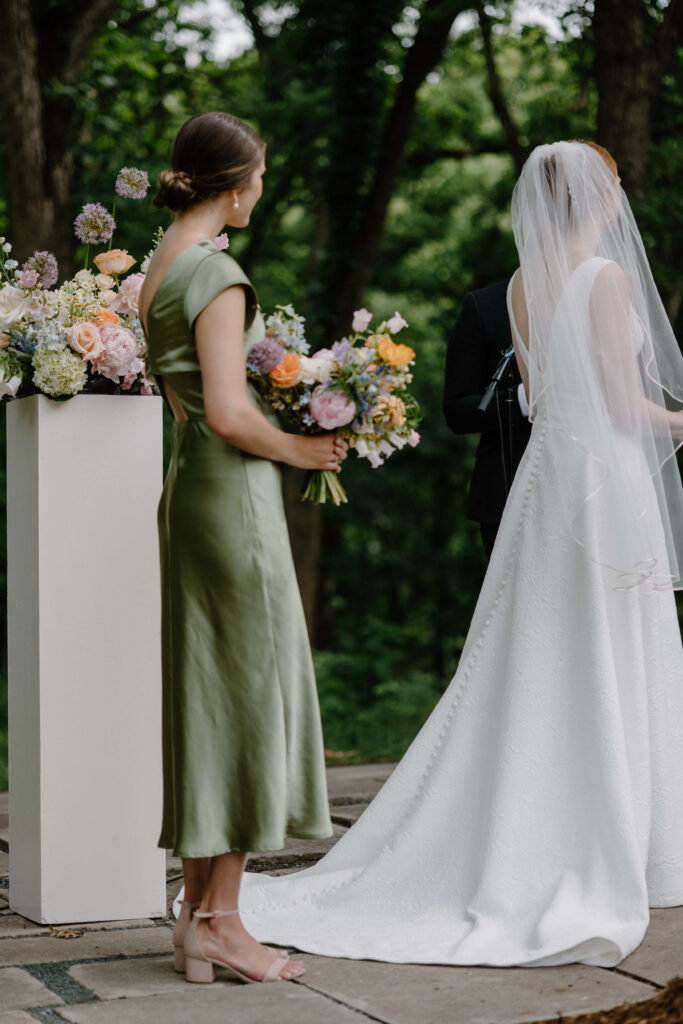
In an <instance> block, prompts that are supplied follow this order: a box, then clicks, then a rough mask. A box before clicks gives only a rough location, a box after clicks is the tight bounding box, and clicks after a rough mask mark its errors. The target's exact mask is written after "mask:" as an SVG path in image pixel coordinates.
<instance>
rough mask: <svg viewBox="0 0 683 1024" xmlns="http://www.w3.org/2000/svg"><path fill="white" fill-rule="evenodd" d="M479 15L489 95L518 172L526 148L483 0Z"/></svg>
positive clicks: (479, 3) (477, 3)
mask: <svg viewBox="0 0 683 1024" xmlns="http://www.w3.org/2000/svg"><path fill="white" fill-rule="evenodd" d="M474 6H475V8H476V11H477V16H478V18H479V25H480V27H481V38H482V42H483V44H484V58H485V60H486V73H487V75H488V80H489V96H490V97H491V103H492V104H493V109H494V110H495V112H496V114H497V115H498V120H499V121H500V123H501V126H502V129H503V134H504V135H505V138H506V140H507V148H508V150H509V152H510V153H511V154H512V158H513V160H514V161H515V167H516V168H517V173H518V174H519V172H520V171H521V169H522V164H523V163H524V156H525V153H524V149H523V147H522V146H521V145H520V142H519V132H518V131H517V126H516V125H515V123H514V121H513V119H512V115H511V114H510V111H509V109H508V105H507V103H506V101H505V96H504V95H503V89H502V86H501V83H500V76H499V74H498V68H497V67H496V59H495V55H494V53H493V42H492V39H491V19H490V18H489V16H488V14H487V13H486V10H485V8H484V3H483V0H475V4H474Z"/></svg>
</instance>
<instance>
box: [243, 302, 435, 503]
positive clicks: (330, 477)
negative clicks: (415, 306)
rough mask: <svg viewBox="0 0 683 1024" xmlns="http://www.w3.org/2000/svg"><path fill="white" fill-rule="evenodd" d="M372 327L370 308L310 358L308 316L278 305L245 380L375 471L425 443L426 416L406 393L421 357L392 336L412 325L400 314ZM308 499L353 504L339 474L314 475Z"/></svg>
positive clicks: (299, 423)
mask: <svg viewBox="0 0 683 1024" xmlns="http://www.w3.org/2000/svg"><path fill="white" fill-rule="evenodd" d="M371 321H372V313H370V312H369V311H368V310H367V309H359V310H356V312H355V313H354V315H353V321H352V324H351V330H352V333H351V334H350V335H349V336H348V337H346V338H342V339H341V341H337V342H335V343H334V344H333V345H332V347H331V348H326V349H320V350H319V351H318V352H315V353H314V354H313V355H309V352H310V346H309V344H308V342H307V341H306V337H305V332H304V318H303V317H302V316H299V315H298V314H297V313H296V312H295V311H294V309H293V308H292V307H291V306H277V307H276V312H275V313H274V314H273V315H272V316H270V317H269V318H268V319H267V321H266V336H265V338H263V340H262V341H259V342H257V343H256V344H255V345H253V346H252V348H251V349H250V351H249V353H248V355H247V374H248V377H249V379H250V381H251V382H252V384H253V385H254V387H255V388H256V390H257V391H258V392H259V393H260V394H261V395H262V396H263V397H264V398H265V400H266V401H267V402H268V404H269V405H270V406H271V407H272V408H273V409H275V410H276V411H277V412H279V413H280V414H281V415H282V416H283V418H284V419H285V421H286V422H287V423H288V424H289V425H291V426H292V427H294V428H296V429H297V430H299V431H301V432H302V433H308V434H318V433H321V432H323V431H339V432H341V433H343V435H344V436H345V437H346V438H347V439H348V441H349V446H350V447H351V448H353V449H354V451H355V452H356V455H358V456H359V457H360V458H363V459H367V460H368V461H369V463H370V465H371V466H372V467H373V469H376V468H377V467H378V466H381V465H383V463H384V462H385V461H386V459H388V458H389V456H390V455H392V454H393V453H394V452H395V451H398V450H399V449H401V448H403V447H405V446H406V445H409V446H411V447H415V446H416V445H417V444H419V442H420V435H419V434H418V432H417V430H416V427H417V424H418V422H419V420H420V414H419V409H418V406H417V402H416V401H415V399H414V398H413V397H412V396H411V395H410V394H409V392H408V385H409V384H410V383H411V381H412V379H413V375H412V369H411V368H412V366H413V365H414V362H415V352H414V351H413V349H412V348H410V346H409V345H403V344H398V343H397V342H395V341H394V338H393V336H394V335H396V334H398V332H399V331H400V330H402V329H403V328H404V327H407V326H408V324H407V323H406V321H405V320H404V319H403V317H402V316H401V315H400V313H395V314H394V316H393V317H390V319H388V320H383V321H382V322H381V323H380V324H379V326H378V327H377V328H375V329H373V330H371V329H370V323H371ZM302 497H303V498H305V499H306V500H308V501H312V502H314V503H315V504H322V503H324V502H326V501H327V500H328V498H329V499H330V500H331V501H332V502H333V503H334V504H335V505H339V504H341V503H342V502H346V501H347V500H348V499H347V497H346V492H345V491H344V488H343V487H342V485H341V483H340V481H339V476H338V474H337V473H332V472H329V471H316V472H312V473H309V475H308V478H307V482H306V484H305V487H304V491H303V495H302Z"/></svg>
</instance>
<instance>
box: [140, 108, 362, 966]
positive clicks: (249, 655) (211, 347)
mask: <svg viewBox="0 0 683 1024" xmlns="http://www.w3.org/2000/svg"><path fill="white" fill-rule="evenodd" d="M264 155H265V146H264V144H263V142H262V141H261V139H260V138H259V137H258V136H257V135H256V133H255V132H254V131H253V130H252V129H251V128H250V127H249V126H248V125H246V124H244V123H243V122H241V121H239V120H238V119H237V118H234V117H231V116H230V115H229V114H223V113H207V114H199V115H197V116H195V117H192V118H190V120H189V121H187V122H186V123H185V124H184V125H183V126H182V128H181V129H180V131H179V133H178V135H177V137H176V140H175V143H174V147H173V152H172V156H171V169H170V170H167V171H163V172H162V173H161V175H160V177H159V191H158V194H157V196H156V198H155V204H156V205H157V206H159V207H168V208H169V209H171V210H172V211H174V213H175V217H174V220H173V222H172V224H171V225H170V227H169V228H168V230H167V231H166V233H165V235H164V237H163V239H162V241H161V244H160V245H159V247H158V249H157V250H156V252H155V253H154V255H153V257H152V260H151V262H150V265H149V268H148V271H147V277H146V280H145V283H144V285H143V288H142V292H141V295H140V316H141V320H142V322H143V324H144V327H145V333H146V336H147V342H148V348H149V365H150V368H151V371H152V372H153V373H154V374H155V376H156V379H157V380H158V381H159V384H160V387H161V388H162V390H163V393H164V396H165V398H166V400H167V403H168V405H169V406H170V408H171V411H172V413H173V418H174V425H173V453H172V457H171V463H170V466H169V470H168V474H167V476H166V481H165V484H164V490H163V495H162V498H161V503H160V505H159V537H160V550H161V576H162V593H163V602H162V657H163V769H164V807H163V822H162V829H161V836H160V839H159V845H160V846H163V847H167V848H171V849H173V851H174V853H175V855H176V856H179V857H182V859H183V874H184V878H185V901H184V903H183V906H182V912H181V916H180V918H179V921H178V923H177V924H176V928H175V932H174V945H175V947H176V968H177V969H178V970H184V969H186V971H187V974H186V976H187V979H188V981H200V982H206V981H212V980H213V976H214V964H219V965H221V966H226V967H228V968H229V969H230V970H232V972H233V973H234V974H236V975H237V976H238V977H240V978H242V979H243V980H245V981H278V980H290V979H292V978H294V977H298V976H299V975H300V974H301V973H303V966H302V965H301V964H300V963H295V962H292V961H289V960H288V959H287V958H286V954H283V953H282V951H281V950H271V949H269V948H268V947H266V946H262V945H261V944H260V943H258V942H256V940H255V939H253V938H252V937H251V936H250V935H249V934H248V933H247V931H246V930H245V929H244V927H243V925H242V924H241V921H240V918H239V914H238V912H237V905H238V897H239V887H240V881H241V876H242V872H243V869H244V864H245V861H246V857H247V851H250V850H252V851H253V850H274V849H280V848H281V847H282V846H283V845H284V841H285V837H286V836H297V837H300V838H308V839H320V838H322V837H325V836H329V835H331V832H332V828H331V823H330V817H329V811H328V804H327V792H326V786H325V774H324V756H323V744H322V732H321V727H320V713H319V709H318V702H317V692H316V688H315V677H314V674H313V666H312V661H311V654H310V647H309V643H308V636H307V632H306V625H305V621H304V617H303V610H302V606H301V599H300V596H299V591H298V586H297V582H296V577H295V573H294V566H293V562H292V555H291V550H290V546H289V538H288V534H287V526H286V522H285V516H284V510H283V503H282V494H281V482H280V471H279V469H278V463H281V462H285V463H289V464H290V465H293V466H298V467H301V468H307V469H332V470H339V468H340V465H341V461H342V459H343V458H344V457H345V454H346V451H345V442H344V441H343V440H342V439H341V438H339V437H338V436H334V435H325V436H320V437H304V436H299V435H292V434H287V433H285V432H283V431H281V430H280V429H279V428H278V425H277V421H276V420H275V418H274V416H273V414H272V413H271V412H270V410H269V409H268V408H267V407H265V406H264V405H263V404H262V403H261V401H260V399H259V398H258V396H257V395H256V394H255V392H254V391H253V390H252V389H251V387H250V386H249V384H248V382H247V377H246V366H245V355H246V353H247V352H248V351H249V349H250V348H251V346H252V345H253V344H254V343H255V342H257V341H259V340H260V339H262V338H263V336H264V324H263V319H262V316H261V313H260V311H259V308H258V304H257V300H256V295H255V293H254V290H253V288H252V286H251V284H250V283H249V280H248V278H247V277H246V275H245V274H244V272H243V271H242V270H241V269H240V267H239V265H238V264H237V263H236V262H235V260H233V259H232V258H231V257H230V256H229V255H228V254H227V253H226V252H223V251H221V250H220V249H219V248H218V247H217V246H216V245H215V244H214V242H213V241H211V239H214V238H215V237H216V236H218V235H219V233H220V232H221V231H222V229H223V227H224V226H225V225H228V226H229V227H233V228H238V227H245V226H246V225H247V224H248V223H249V217H250V214H251V211H252V209H253V208H254V205H255V204H256V202H257V201H258V199H259V197H260V195H261V192H262V177H263V173H264V171H265V162H264Z"/></svg>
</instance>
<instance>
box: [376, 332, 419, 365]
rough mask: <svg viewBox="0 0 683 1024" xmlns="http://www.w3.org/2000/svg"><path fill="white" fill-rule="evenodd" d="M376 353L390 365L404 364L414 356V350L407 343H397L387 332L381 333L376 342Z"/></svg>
mask: <svg viewBox="0 0 683 1024" xmlns="http://www.w3.org/2000/svg"><path fill="white" fill-rule="evenodd" d="M377 354H378V356H379V357H380V359H383V360H384V362H385V363H389V364H390V365H391V366H405V365H406V363H411V362H412V361H413V359H414V358H415V352H414V351H413V349H412V348H411V347H410V346H409V345H397V344H396V342H395V341H392V340H391V338H390V337H389V335H388V334H384V335H382V337H381V338H380V339H379V341H378V342H377Z"/></svg>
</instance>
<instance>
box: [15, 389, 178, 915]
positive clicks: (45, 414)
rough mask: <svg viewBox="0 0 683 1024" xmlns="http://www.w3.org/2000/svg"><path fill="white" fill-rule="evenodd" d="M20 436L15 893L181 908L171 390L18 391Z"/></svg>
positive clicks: (24, 905) (159, 910) (33, 909)
mask: <svg viewBox="0 0 683 1024" xmlns="http://www.w3.org/2000/svg"><path fill="white" fill-rule="evenodd" d="M7 448H8V459H7V480H8V486H7V491H8V507H7V548H8V607H9V613H8V620H9V623H8V625H9V776H10V802H9V820H10V875H11V891H10V906H11V908H12V910H14V911H16V912H17V913H19V914H22V915H23V916H24V917H28V918H30V919H31V920H33V921H39V922H41V923H46V924H48V923H49V924H57V923H63V922H77V921H105V920H124V919H128V918H142V917H160V916H165V913H166V899H165V870H164V853H163V851H162V850H159V849H157V846H156V843H157V838H158V830H159V825H160V815H161V678H160V677H161V667H160V644H159V616H160V608H159V605H160V594H159V565H158V547H157V534H156V508H157V503H158V500H159V495H160V492H161V475H162V411H161V399H159V398H153V397H144V396H132V395H111V396H110V395H106V396H104V395H80V396H77V397H76V398H73V399H71V400H69V401H68V402H51V401H50V400H49V399H47V398H44V397H42V396H33V397H31V398H25V399H21V400H20V401H15V402H10V404H9V407H8V409H7Z"/></svg>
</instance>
